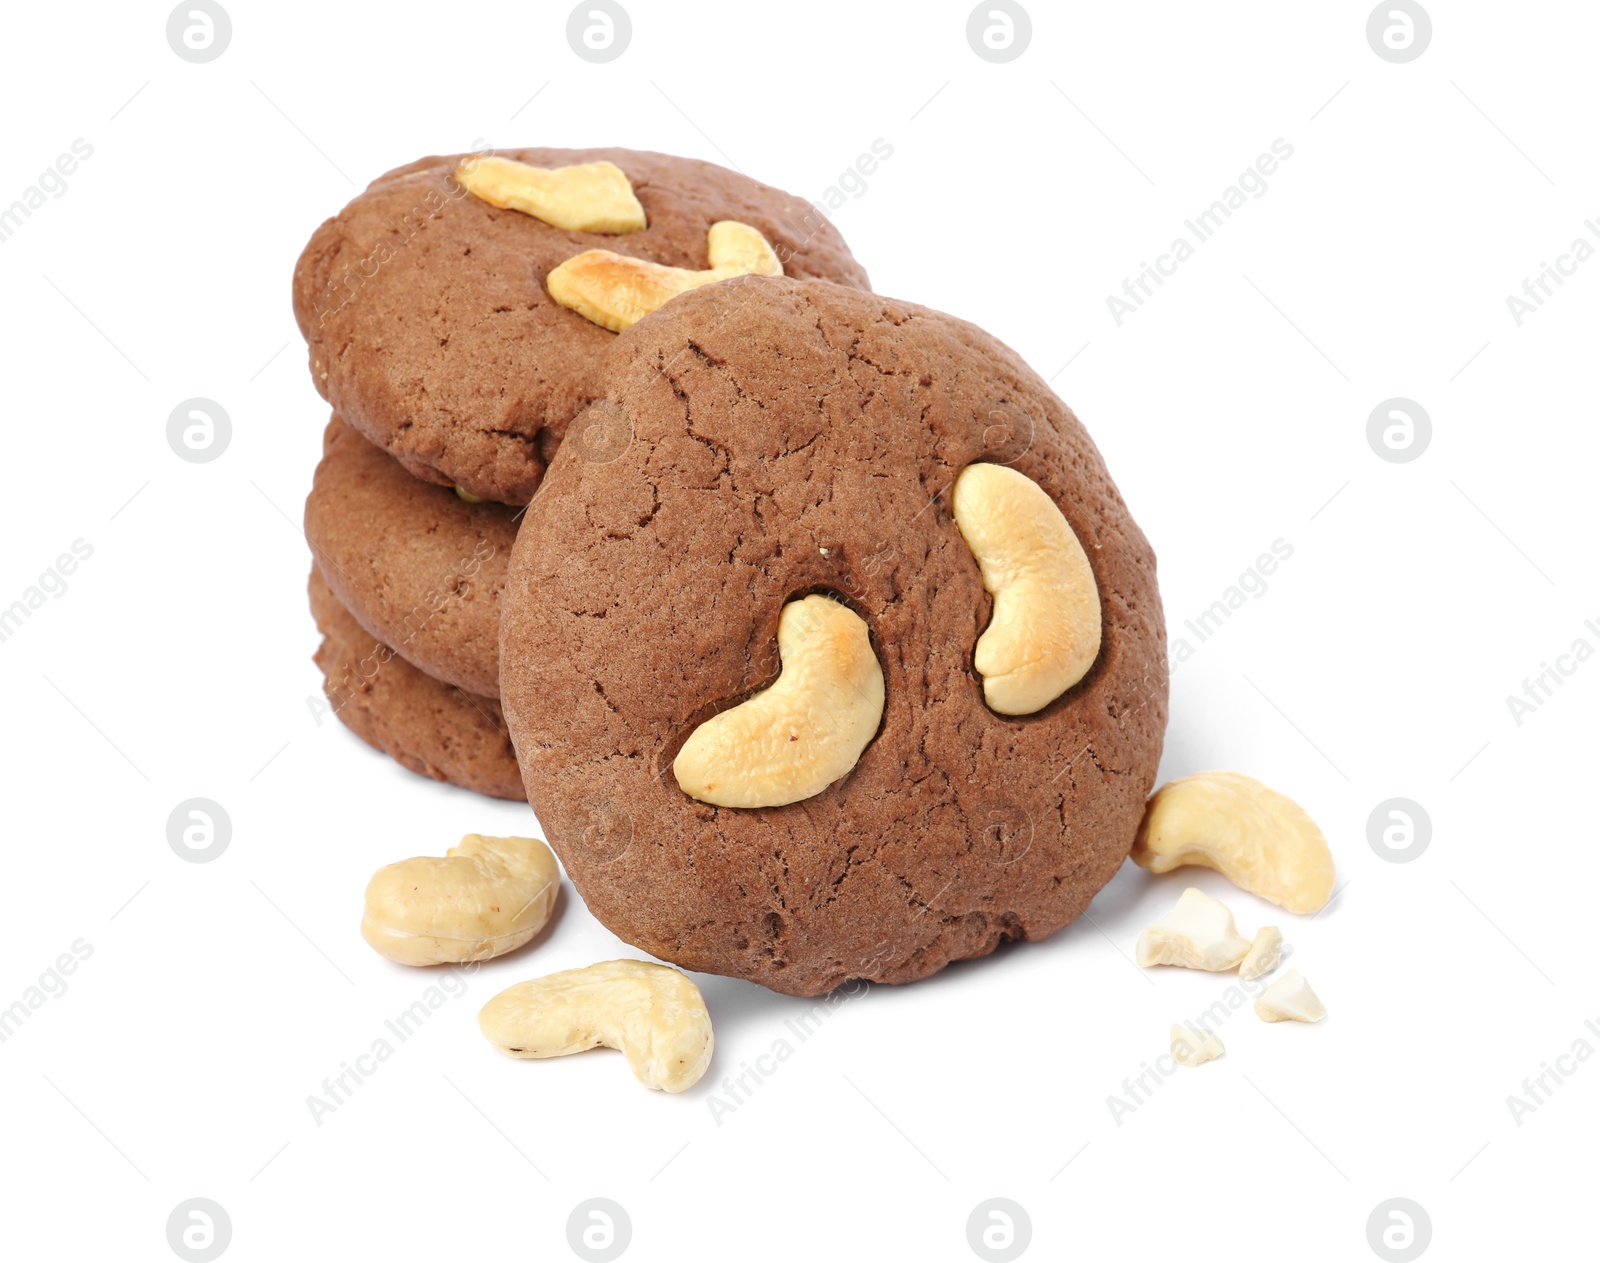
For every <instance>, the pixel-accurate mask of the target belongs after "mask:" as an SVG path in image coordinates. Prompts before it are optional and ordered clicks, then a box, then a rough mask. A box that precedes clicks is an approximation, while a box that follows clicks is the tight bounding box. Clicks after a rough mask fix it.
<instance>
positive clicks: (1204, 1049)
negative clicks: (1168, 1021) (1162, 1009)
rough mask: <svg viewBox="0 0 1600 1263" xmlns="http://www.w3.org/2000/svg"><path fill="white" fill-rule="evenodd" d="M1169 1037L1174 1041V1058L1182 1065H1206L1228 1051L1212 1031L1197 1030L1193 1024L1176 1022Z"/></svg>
mask: <svg viewBox="0 0 1600 1263" xmlns="http://www.w3.org/2000/svg"><path fill="white" fill-rule="evenodd" d="M1168 1038H1169V1039H1170V1040H1171V1043H1172V1059H1173V1060H1174V1061H1176V1062H1177V1063H1178V1064H1179V1065H1180V1066H1199V1065H1204V1064H1205V1063H1206V1062H1208V1061H1210V1060H1212V1059H1213V1058H1215V1057H1220V1056H1222V1054H1223V1053H1224V1052H1226V1051H1227V1049H1225V1048H1223V1046H1222V1041H1221V1040H1220V1039H1218V1038H1217V1037H1216V1036H1215V1035H1213V1034H1212V1033H1211V1032H1210V1031H1206V1030H1195V1029H1194V1027H1192V1026H1178V1025H1176V1024H1174V1026H1173V1028H1172V1031H1171V1033H1170V1035H1169V1036H1168Z"/></svg>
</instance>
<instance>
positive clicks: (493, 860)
mask: <svg viewBox="0 0 1600 1263" xmlns="http://www.w3.org/2000/svg"><path fill="white" fill-rule="evenodd" d="M560 884H561V870H560V869H559V868H558V867H557V866H556V857H555V856H554V855H553V854H551V851H550V848H549V847H548V846H546V845H545V844H544V843H543V842H541V841H540V840H539V839H538V838H486V837H484V836H483V835H482V834H479V833H469V834H467V836H466V837H464V838H462V839H461V844H460V845H459V846H453V847H451V848H450V850H448V851H447V852H445V855H444V857H443V858H442V859H441V858H439V857H437V856H418V857H417V858H416V859H409V860H401V861H400V862H399V863H396V864H388V865H385V866H384V867H383V868H380V869H379V870H378V871H377V872H375V873H374V874H373V875H372V880H371V881H369V882H368V883H367V901H366V911H365V912H364V913H363V914H362V917H361V937H362V938H364V939H366V940H367V942H368V943H369V944H370V945H371V946H372V949H373V950H374V951H375V952H377V953H378V955H380V956H386V957H388V958H389V959H390V960H392V961H394V962H396V963H397V964H401V965H442V964H451V963H459V962H461V961H468V960H488V959H490V958H491V957H494V956H503V955H504V954H505V953H506V952H510V951H515V950H516V949H517V948H519V947H521V946H522V945H523V944H524V943H526V942H527V941H528V940H529V939H531V938H532V937H533V936H534V935H535V934H537V933H538V932H539V931H540V930H541V929H543V928H544V923H545V922H546V921H548V920H549V919H550V911H551V909H552V908H553V907H555V902H556V892H557V890H558V889H559V888H560Z"/></svg>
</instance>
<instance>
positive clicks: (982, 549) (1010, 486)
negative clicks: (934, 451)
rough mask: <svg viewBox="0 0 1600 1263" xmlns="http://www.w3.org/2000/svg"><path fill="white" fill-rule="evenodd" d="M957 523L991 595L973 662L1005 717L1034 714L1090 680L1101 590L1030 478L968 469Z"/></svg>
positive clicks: (960, 482)
mask: <svg viewBox="0 0 1600 1263" xmlns="http://www.w3.org/2000/svg"><path fill="white" fill-rule="evenodd" d="M954 511H955V519H956V526H957V528H958V529H959V530H960V531H961V537H962V538H963V539H965V540H966V541H967V547H969V548H970V549H971V550H972V555H973V557H975V558H976V559H977V562H978V569H979V570H980V571H981V572H982V574H983V586H984V587H985V588H986V589H987V590H988V592H989V595H990V596H992V597H994V613H993V615H992V617H991V618H990V619H989V626H988V628H987V629H986V630H985V631H984V633H983V635H982V636H980V637H978V647H977V650H976V651H975V652H974V654H973V660H972V664H973V666H974V667H976V668H977V671H978V674H979V675H981V676H983V697H984V700H985V701H986V702H988V703H989V708H990V709H991V710H994V711H997V712H998V713H999V714H1002V715H1031V714H1033V712H1035V711H1037V710H1042V709H1044V707H1046V706H1048V705H1049V704H1050V703H1051V702H1053V701H1055V699H1056V698H1058V697H1060V696H1061V694H1063V693H1065V692H1066V691H1067V690H1068V689H1069V688H1071V687H1072V686H1073V685H1074V684H1076V683H1077V682H1078V681H1079V680H1081V679H1083V677H1084V675H1085V674H1087V672H1088V670H1089V668H1090V667H1092V666H1093V665H1094V660H1095V658H1096V657H1097V656H1099V653H1100V593H1099V590H1098V589H1097V588H1096V587H1095V582H1094V571H1093V569H1091V568H1090V566H1089V558H1088V557H1087V556H1086V555H1085V554H1084V551H1083V545H1082V544H1080V543H1079V542H1078V537H1077V535H1075V534H1074V533H1073V530H1072V527H1070V526H1069V525H1067V519H1066V518H1064V517H1062V516H1061V510H1060V509H1058V508H1057V507H1056V505H1055V501H1053V500H1051V499H1050V497H1049V496H1048V495H1046V494H1045V492H1044V489H1043V488H1042V487H1040V486H1039V484H1038V483H1036V482H1034V481H1033V480H1032V479H1031V478H1028V477H1026V476H1025V475H1023V474H1019V473H1018V472H1017V471H1016V470H1014V469H1011V468H1008V467H1007V466H1005V465H989V464H976V465H968V466H967V467H966V468H965V469H963V470H962V471H961V476H960V477H958V478H957V479H956V487H955V507H954Z"/></svg>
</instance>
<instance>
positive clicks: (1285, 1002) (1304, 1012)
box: [1255, 969, 1328, 1022]
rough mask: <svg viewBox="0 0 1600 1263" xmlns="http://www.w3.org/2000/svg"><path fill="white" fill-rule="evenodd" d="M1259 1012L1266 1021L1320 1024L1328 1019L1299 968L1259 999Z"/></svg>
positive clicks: (1271, 987) (1257, 1006)
mask: <svg viewBox="0 0 1600 1263" xmlns="http://www.w3.org/2000/svg"><path fill="white" fill-rule="evenodd" d="M1255 1009H1256V1016H1257V1017H1259V1018H1260V1019H1261V1020H1262V1021H1263V1022H1320V1021H1322V1019H1323V1018H1325V1017H1327V1016H1328V1010H1327V1009H1326V1008H1325V1007H1323V1003H1322V1001H1321V1000H1319V999H1317V993H1316V992H1315V991H1313V990H1312V989H1311V984H1310V983H1309V982H1307V981H1306V980H1305V979H1304V978H1302V977H1301V976H1300V971H1299V970H1298V969H1291V970H1290V971H1289V972H1288V973H1286V974H1284V976H1283V977H1281V978H1279V979H1278V981H1277V982H1275V983H1273V984H1272V985H1271V986H1270V987H1268V988H1267V989H1266V990H1265V991H1263V992H1262V993H1261V994H1260V995H1259V996H1257V997H1256V1004H1255Z"/></svg>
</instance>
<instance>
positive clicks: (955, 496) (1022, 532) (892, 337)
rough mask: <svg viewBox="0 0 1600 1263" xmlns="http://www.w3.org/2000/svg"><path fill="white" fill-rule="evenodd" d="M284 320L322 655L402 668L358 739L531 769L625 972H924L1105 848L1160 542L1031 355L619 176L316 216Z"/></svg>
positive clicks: (406, 195) (1111, 857) (547, 815)
mask: <svg viewBox="0 0 1600 1263" xmlns="http://www.w3.org/2000/svg"><path fill="white" fill-rule="evenodd" d="M296 311H297V314H298V316H299V320H300V324H301V328H302V330H304V331H305V333H306V336H307V340H308V342H309V343H310V347H311V363H312V371H313V375H314V377H315V378H316V380H317V384H318V387H319V389H320V390H321V391H322V393H323V394H324V395H325V397H326V398H327V399H328V400H329V401H330V402H331V403H332V404H333V405H334V408H335V410H336V412H337V413H338V417H336V419H335V421H334V423H333V425H332V426H331V427H330V429H329V432H328V437H327V441H326V455H325V457H324V461H323V465H322V467H321V468H320V469H319V471H318V475H317V485H316V488H315V489H314V490H313V493H312V497H311V502H310V503H309V504H308V506H307V536H308V538H309V539H310V540H311V542H312V546H313V550H314V552H315V553H316V556H317V561H318V566H319V569H320V573H321V581H320V584H321V586H319V580H317V579H316V578H315V577H314V579H313V586H314V605H315V606H316V607H317V609H318V611H319V612H318V619H319V623H320V624H321V625H322V627H323V630H324V635H325V636H327V637H328V640H327V641H326V642H325V644H324V646H323V651H322V654H321V655H320V657H319V661H322V662H323V665H324V670H325V671H327V670H329V664H330V663H332V664H338V663H340V662H343V661H346V660H348V659H349V657H350V655H351V654H352V653H353V652H355V651H356V650H360V651H362V652H364V653H366V654H367V656H368V658H371V657H372V656H373V655H374V654H375V653H378V651H379V650H382V649H383V648H384V647H385V646H388V647H392V650H393V653H391V654H390V655H389V656H388V658H386V659H385V663H384V665H382V666H381V667H380V668H379V669H378V671H377V674H376V679H375V680H374V681H372V682H370V683H369V682H367V679H366V677H365V676H364V675H363V674H362V673H361V672H359V671H358V672H357V675H358V676H359V677H360V683H359V685H357V686H356V687H357V688H358V690H359V691H358V692H356V693H355V694H354V696H355V697H356V698H357V699H358V700H359V703H360V704H359V706H357V705H355V704H354V703H353V702H352V703H347V704H345V705H343V706H341V708H340V715H341V717H343V718H345V719H346V722H347V723H349V724H350V725H351V727H353V728H355V729H356V731H358V732H360V733H361V734H362V735H363V736H364V737H366V739H367V740H368V741H370V742H372V743H373V744H375V745H378V746H379V747H380V748H383V749H387V750H389V751H390V753H392V754H394V755H395V756H396V757H397V758H400V759H401V761H402V762H406V763H407V765H408V766H412V767H415V768H418V769H419V770H424V771H428V772H430V773H431V774H433V775H436V776H440V777H442V778H444V779H449V780H453V781H456V782H457V783H461V784H468V785H471V786H472V787H474V788H480V789H485V790H486V792H491V793H495V792H500V791H501V790H504V789H507V788H510V784H509V783H510V782H511V781H512V780H514V779H515V776H516V773H517V772H520V783H521V785H523V786H524V787H525V788H526V791H527V795H528V798H529V801H530V803H531V804H532V806H533V808H534V810H535V811H536V813H537V814H538V816H539V819H540V821H541V823H542V824H543V826H544V829H545V830H546V833H547V836H548V839H549V841H550V843H551V845H552V846H553V847H554V849H555V851H556V853H557V854H558V855H559V857H560V859H561V861H562V863H563V865H564V867H565V868H566V870H567V873H568V875H569V876H571V877H572V879H573V882H574V884H575V885H576V886H577V888H578V891H579V893H580V894H581V895H582V896H583V898H584V900H585V902H586V903H587V904H588V906H589V908H590V910H591V911H593V912H594V913H595V915H596V916H597V917H598V918H599V919H600V920H601V921H602V922H604V923H605V924H606V925H607V926H608V927H609V928H611V929H612V930H613V931H614V932H615V933H617V934H618V935H619V936H620V937H622V938H623V939H625V940H626V941H628V942H630V943H632V944H634V945H635V946H638V947H640V948H643V949H645V950H647V951H649V952H651V953H652V954H654V955H656V956H658V957H660V958H662V959H664V960H668V961H671V962H673V963H676V964H679V965H682V966H684V967H686V968H689V969H694V970H700V971H706V972H712V973H722V974H730V975H734V976H737V977H743V978H749V979H753V980H755V981H758V982H761V983H763V984H764V985H767V986H769V987H772V988H774V989H776V990H779V991H785V992H789V993H792V994H797V995H817V994H821V993H823V992H826V991H827V990H829V989H831V988H832V987H834V986H836V985H838V984H839V983H841V982H844V981H846V980H847V979H852V978H869V979H874V980H880V981H888V982H906V981H913V980H915V979H918V978H922V977H925V976H927V975H929V974H931V973H934V972H935V971H937V970H939V969H941V968H942V967H943V966H944V965H945V964H947V963H949V962H950V961H952V960H959V959H965V958H970V957H974V956H981V955H984V954H985V953H988V952H990V951H993V950H994V949H995V947H997V946H998V945H999V944H1001V943H1003V942H1006V941H1009V940H1013V939H1038V938H1043V937H1045V936H1047V935H1049V934H1051V933H1053V932H1054V931H1056V930H1057V929H1059V928H1061V927H1062V926H1063V925H1065V924H1067V923H1068V922H1070V921H1071V920H1072V919H1073V918H1074V917H1076V916H1077V915H1078V914H1079V913H1080V912H1082V910H1083V909H1084V908H1085V907H1086V906H1087V905H1088V903H1089V900H1090V899H1091V898H1092V897H1093V896H1094V894H1095V893H1096V891H1098V890H1099V889H1100V888H1101V887H1102V886H1103V885H1104V884H1105V883H1106V882H1107V881H1108V880H1110V878H1111V876H1112V875H1113V874H1114V873H1115V872H1116V870H1117V868H1118V867H1119V866H1120V865H1121V863H1122V861H1123V860H1124V859H1125V858H1126V856H1127V855H1128V852H1129V848H1130V847H1131V846H1132V844H1133V841H1134V836H1135V833H1136V830H1137V828H1138V825H1139V821H1140V818H1141V815H1142V813H1143V809H1144V803H1145V797H1146V795H1147V794H1148V793H1149V791H1150V789H1151V787H1152V786H1153V784H1154V780H1155V773H1156V766H1157V763H1158V762H1159V759H1160V752H1161V743H1162V736H1163V733H1164V729H1165V724H1166V699H1167V676H1166V639H1165V629H1164V625H1163V622H1162V615H1161V605H1160V597H1159V594H1158V592H1157V589H1156V582H1155V559H1154V556H1153V554H1152V552H1151V550H1150V547H1149V545H1148V543H1147V542H1146V541H1145V539H1144V536H1143V535H1142V534H1141V533H1140V531H1139V529H1138V527H1137V525H1136V524H1135V523H1134V522H1133V520H1132V518H1131V516H1130V515H1129V513H1128V510H1127V506H1126V505H1125V504H1124V503H1123V501H1122V498H1121V497H1120V495H1119V494H1118V492H1117V489H1116V487H1115V485H1114V484H1113V482H1112V481H1111V478H1110V475H1109V474H1108V472H1107V471H1106V468H1105V466H1104V463H1103V462H1102V461H1101V459H1100V455H1099V453H1098V452H1097V451H1096V449H1095V447H1094V444H1093V442H1092V441H1091V440H1090V438H1089V436H1088V434H1087V433H1086V432H1085V431H1084V429H1083V427H1082V426H1081V424H1080V423H1079V422H1078V419H1077V418H1076V417H1075V416H1074V415H1073V414H1072V412H1071V410H1070V409H1068V408H1067V407H1066V405H1065V404H1063V403H1062V402H1061V401H1060V400H1059V399H1057V398H1056V396H1055V395H1054V394H1053V393H1052V392H1051V391H1050V389H1049V387H1048V386H1047V385H1046V384H1045V383H1044V382H1043V381H1042V380H1041V379H1040V378H1039V377H1038V376H1037V375H1036V374H1035V373H1034V372H1033V371H1032V370H1031V369H1030V368H1029V367H1028V366H1027V365H1026V364H1025V363H1023V362H1022V360H1021V359H1020V358H1019V357H1018V356H1017V355H1016V354H1015V353H1014V352H1012V351H1011V350H1010V349H1009V348H1007V347H1006V346H1004V345H1003V344H1002V343H1000V342H999V341H997V340H996V339H994V338H993V337H992V336H990V335H989V334H987V333H986V332H984V331H983V330H982V329H979V328H977V327H975V326H973V325H971V324H968V323H966V322H964V321H961V320H958V319H956V318H954V317H951V316H948V315H945V314H943V313H940V312H936V311H932V310H929V309H927V308H924V307H919V306H916V305H915V304H912V303H906V302H900V301H896V300H890V299H885V298H881V297H878V296H875V295H873V294H871V293H870V292H869V291H867V289H866V278H865V275H864V274H863V273H862V271H861V269H860V267H859V266H858V265H857V264H856V263H855V261H854V260H853V259H852V258H851V256H850V255H849V253H848V251H847V250H846V249H845V247H844V244H843V242H842V241H840V240H839V238H838V235H837V234H836V233H835V232H834V230H833V229H832V227H831V226H830V225H828V223H827V222H826V221H825V220H824V219H823V218H822V217H821V216H819V215H818V214H817V213H816V212H815V211H814V210H813V209H812V208H810V207H809V206H808V205H806V204H805V203H803V202H800V201H798V200H797V199H794V198H791V197H789V196H788V195H786V194H782V193H779V192H777V191H776V190H772V189H768V188H765V187H763V186H761V185H757V184H754V183H753V182H751V181H749V180H747V179H745V178H744V177H742V176H737V175H734V174H732V173H730V172H727V171H723V170H721V169H720V168H716V167H711V166H708V165H706V164H703V163H692V162H687V161H684V160H680V159H671V158H663V157H660V156H657V155H648V154H634V153H628V152H626V151H583V152H562V151H548V150H526V151H519V152H517V153H515V154H513V155H509V156H508V157H507V156H481V155H477V156H468V157H467V158H464V159H463V158H451V159H427V160H424V161H423V162H421V163H418V164H415V165H413V166H411V167H406V168H402V169H401V170H399V171H397V172H394V173H392V174H391V175H388V176H385V177H383V178H382V179H380V180H379V181H377V182H376V183H375V184H373V185H372V187H371V188H370V189H368V190H367V192H366V193H364V194H362V196H361V197H359V198H357V199H356V201H355V202H354V203H352V204H351V206H350V207H348V208H347V209H346V210H345V211H344V212H343V213H342V214H341V215H340V216H339V217H338V218H336V219H334V220H330V221H329V222H328V223H327V224H325V225H324V226H323V227H322V228H321V229H319V231H318V233H317V234H316V236H315V237H314V238H313V239H312V242H311V244H310V246H308V247H307V249H306V252H305V254H304V255H303V256H302V258H301V261H300V265H299V269H298V270H297V273H296ZM341 417H342V418H343V420H342V421H341V420H340V419H339V418H341ZM535 493H537V494H535ZM524 505H526V506H527V507H526V509H525V511H520V512H519V507H520V506H524ZM513 506H519V507H513ZM480 555H481V564H479V565H477V566H476V568H475V569H474V570H473V571H472V573H471V574H465V573H463V568H464V564H465V563H464V561H463V559H465V558H469V557H470V558H473V559H480ZM419 611H424V612H427V613H426V614H425V616H421V617H419V616H418V612H419ZM429 611H431V612H429ZM341 612H343V613H345V614H346V615H347V617H346V621H345V623H344V624H342V625H341V624H339V621H338V616H339V615H340V613H341ZM358 632H359V634H358ZM496 634H497V636H498V639H496ZM374 641H375V642H379V643H378V644H377V646H376V648H374V647H373V646H372V645H371V644H370V643H369V642H374ZM396 655H398V657H396ZM380 656H381V655H380ZM402 660H403V662H404V663H405V664H409V668H410V669H414V672H415V675H414V677H413V676H412V675H410V674H406V673H405V672H404V671H398V670H397V671H395V672H393V673H391V675H390V676H388V677H386V676H385V674H384V673H385V672H389V671H390V667H391V666H392V665H394V664H396V663H399V662H401V661H402ZM395 677H398V678H395ZM338 687H339V685H338V684H337V683H336V682H335V681H334V680H333V679H332V678H331V677H330V681H329V689H330V696H333V697H334V698H335V701H337V700H338V696H337V689H338ZM496 702H498V704H499V706H500V707H503V710H502V709H498V708H496ZM506 733H509V739H510V741H509V744H507V742H506V740H505V734H506ZM497 739H498V744H496V740H497ZM513 749H514V751H515V755H513ZM491 786H494V787H498V788H491ZM512 792H513V793H514V792H515V791H514V789H512ZM507 796H510V795H507Z"/></svg>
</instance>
